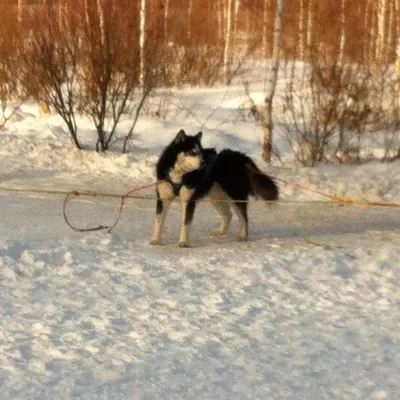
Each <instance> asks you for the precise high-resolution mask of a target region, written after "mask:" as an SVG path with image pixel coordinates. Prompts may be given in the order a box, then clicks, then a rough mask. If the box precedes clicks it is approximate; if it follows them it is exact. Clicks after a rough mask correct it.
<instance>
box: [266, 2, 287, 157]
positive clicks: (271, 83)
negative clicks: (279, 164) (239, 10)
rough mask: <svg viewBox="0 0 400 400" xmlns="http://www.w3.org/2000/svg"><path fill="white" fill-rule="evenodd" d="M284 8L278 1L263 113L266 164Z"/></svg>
mask: <svg viewBox="0 0 400 400" xmlns="http://www.w3.org/2000/svg"><path fill="white" fill-rule="evenodd" d="M284 7H285V0H277V7H276V14H275V24H274V25H275V26H274V42H273V49H272V60H271V68H270V69H269V71H268V75H267V86H266V89H265V92H266V93H265V100H264V103H265V104H264V113H263V125H264V144H263V159H264V160H265V161H266V162H270V161H271V155H272V129H273V121H272V103H273V100H274V95H275V90H276V85H277V81H278V71H279V62H280V51H281V43H282V31H283V11H284Z"/></svg>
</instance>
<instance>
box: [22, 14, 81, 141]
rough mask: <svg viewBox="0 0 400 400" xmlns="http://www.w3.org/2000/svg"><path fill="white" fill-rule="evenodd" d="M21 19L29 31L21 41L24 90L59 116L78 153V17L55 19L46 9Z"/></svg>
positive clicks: (64, 16) (67, 15)
mask: <svg viewBox="0 0 400 400" xmlns="http://www.w3.org/2000/svg"><path fill="white" fill-rule="evenodd" d="M25 18H26V20H25V23H26V25H27V26H28V27H30V30H29V31H28V34H27V35H26V36H25V37H24V38H23V41H24V48H23V55H22V65H23V72H24V73H23V84H24V87H25V89H26V91H27V93H28V94H29V95H30V96H31V97H32V98H33V99H35V100H36V101H38V102H41V103H44V104H46V105H47V106H49V107H51V108H52V109H54V111H55V112H56V113H57V114H58V115H60V117H61V118H62V119H63V121H64V122H65V124H66V126H67V129H68V133H69V135H70V137H71V139H72V141H73V143H74V144H75V146H76V147H77V148H78V149H81V148H82V145H81V142H80V139H79V137H78V127H77V123H76V105H77V102H78V99H77V92H76V89H77V88H78V85H79V82H78V69H79V40H78V38H77V36H76V32H77V30H78V29H79V23H80V21H79V14H78V13H77V12H72V10H70V11H69V12H68V13H65V14H64V15H63V18H57V14H56V12H55V9H54V8H53V7H51V6H49V7H44V8H43V9H42V10H41V12H38V11H36V10H33V11H32V12H31V13H30V14H27V15H26V16H25Z"/></svg>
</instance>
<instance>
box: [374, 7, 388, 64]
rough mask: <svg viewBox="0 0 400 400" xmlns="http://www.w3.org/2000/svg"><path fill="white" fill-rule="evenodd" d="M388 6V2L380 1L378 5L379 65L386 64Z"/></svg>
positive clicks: (377, 47) (376, 55)
mask: <svg viewBox="0 0 400 400" xmlns="http://www.w3.org/2000/svg"><path fill="white" fill-rule="evenodd" d="M387 5H388V4H387V0H380V1H379V4H378V32H377V37H376V41H377V45H376V53H375V57H376V59H377V61H378V62H379V63H382V62H384V60H385V56H386V54H385V53H386V45H385V44H386V23H387V22H386V17H387Z"/></svg>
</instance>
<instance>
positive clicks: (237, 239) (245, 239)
mask: <svg viewBox="0 0 400 400" xmlns="http://www.w3.org/2000/svg"><path fill="white" fill-rule="evenodd" d="M235 241H236V242H247V236H244V235H239V236H236V238H235Z"/></svg>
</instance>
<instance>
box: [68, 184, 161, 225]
mask: <svg viewBox="0 0 400 400" xmlns="http://www.w3.org/2000/svg"><path fill="white" fill-rule="evenodd" d="M155 185H156V183H151V184H149V185H143V186H138V187H135V188H133V189H132V190H130V191H129V192H127V193H126V194H124V195H122V196H120V197H121V202H120V205H119V210H118V216H117V219H116V221H115V222H114V223H113V224H112V225H111V226H107V225H98V226H95V227H92V228H79V227H76V226H74V225H72V224H71V223H70V222H69V220H68V217H67V204H68V203H69V202H70V201H71V200H72V199H74V198H76V197H79V196H80V193H79V192H77V191H74V192H70V193H68V194H67V195H66V197H65V199H64V203H63V216H64V221H65V222H66V224H67V225H68V226H69V227H70V228H71V229H72V230H74V231H75V232H93V231H100V230H103V229H107V230H108V232H111V231H112V230H113V229H114V228H115V227H116V226H117V224H118V222H119V220H120V219H121V215H122V211H123V210H124V206H125V199H126V198H127V197H130V196H131V195H132V193H136V192H140V191H141V190H145V189H149V188H151V187H154V186H155ZM85 195H86V196H87V195H88V193H85ZM90 195H91V196H93V197H95V196H96V193H93V194H90ZM113 197H117V196H113ZM118 197H119V196H118Z"/></svg>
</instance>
